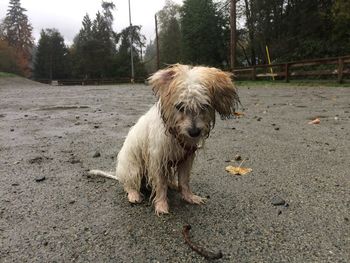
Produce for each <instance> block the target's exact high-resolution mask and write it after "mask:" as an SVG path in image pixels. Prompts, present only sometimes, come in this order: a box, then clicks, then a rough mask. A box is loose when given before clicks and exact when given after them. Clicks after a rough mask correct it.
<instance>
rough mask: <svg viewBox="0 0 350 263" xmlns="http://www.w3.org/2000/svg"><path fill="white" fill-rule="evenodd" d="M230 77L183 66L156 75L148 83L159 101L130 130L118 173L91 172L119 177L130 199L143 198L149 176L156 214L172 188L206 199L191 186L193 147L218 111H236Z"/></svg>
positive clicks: (162, 210)
mask: <svg viewBox="0 0 350 263" xmlns="http://www.w3.org/2000/svg"><path fill="white" fill-rule="evenodd" d="M229 76H230V75H229V73H224V72H222V71H220V70H217V69H214V68H206V67H194V68H192V67H190V66H185V65H179V64H177V65H173V66H171V67H169V68H168V69H165V70H160V71H158V72H157V73H155V74H154V75H153V76H152V77H151V78H150V83H151V85H152V86H153V88H154V91H155V93H156V95H157V96H158V98H159V100H158V102H157V103H156V104H155V105H154V106H152V107H151V109H150V110H149V111H148V112H147V113H146V114H145V115H143V116H142V117H141V118H140V119H139V120H138V121H137V123H136V124H135V125H134V126H133V127H132V128H131V129H130V131H129V133H128V135H127V137H126V139H125V142H124V144H123V147H122V148H121V150H120V152H119V154H118V158H117V166H116V174H115V175H113V174H110V173H106V172H103V171H100V170H91V171H90V172H89V173H90V174H94V175H101V176H105V177H109V178H113V179H117V180H118V181H120V182H121V183H122V184H123V186H124V190H125V191H126V192H127V193H128V199H129V201H130V202H132V203H139V202H141V201H142V194H141V193H140V188H141V182H142V179H143V178H144V179H146V182H147V184H148V186H150V187H151V189H152V194H151V197H152V198H153V197H154V199H153V201H154V205H155V211H156V213H157V214H158V215H159V214H163V213H168V211H169V207H168V202H167V189H168V186H174V185H175V186H177V185H178V190H179V192H180V193H181V196H182V198H183V199H184V200H185V201H187V202H189V203H192V204H202V203H204V200H205V199H204V198H201V197H199V196H197V195H194V194H193V193H192V191H191V189H190V186H189V181H190V171H191V168H192V163H193V160H194V158H195V151H196V150H197V148H199V147H200V146H201V145H202V144H203V143H204V140H205V138H207V137H208V135H209V132H210V130H211V129H212V128H213V126H214V124H215V110H216V111H218V112H219V113H220V114H222V115H229V114H231V111H232V109H234V106H232V105H231V103H234V102H235V100H237V99H238V97H237V94H236V92H235V89H234V86H233V84H232V82H231V80H230V77H229ZM220 96H222V99H223V100H219V99H218V98H219V97H220ZM231 100H232V102H231ZM222 101H223V102H222ZM194 129H195V130H197V131H198V133H194Z"/></svg>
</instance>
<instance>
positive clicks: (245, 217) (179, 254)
mask: <svg viewBox="0 0 350 263" xmlns="http://www.w3.org/2000/svg"><path fill="white" fill-rule="evenodd" d="M239 94H240V97H241V101H242V103H243V106H244V108H245V111H244V112H245V115H244V116H243V117H242V118H239V119H232V120H226V121H222V120H220V119H219V118H218V120H217V124H216V127H215V129H214V130H213V131H212V133H211V135H210V137H209V139H208V140H207V144H206V148H205V150H203V151H201V152H199V153H198V156H197V159H196V162H195V164H194V168H193V173H192V181H191V182H192V187H193V190H194V192H196V193H197V194H199V195H202V196H206V197H207V198H208V200H207V203H206V205H203V206H193V205H189V204H186V203H184V202H183V201H182V200H181V199H180V198H179V196H178V194H177V193H176V192H170V194H169V198H170V209H171V213H170V214H169V215H165V216H161V217H157V216H156V215H155V214H154V209H153V207H152V205H151V203H150V202H148V201H144V202H143V203H142V204H140V205H131V204H129V203H128V202H127V199H126V196H125V194H124V192H123V189H122V186H121V185H120V184H119V183H118V182H116V181H114V180H111V179H105V178H100V177H89V176H87V173H86V171H87V170H88V169H91V168H98V169H102V170H114V166H115V160H116V155H117V153H118V151H119V149H120V147H121V145H122V143H123V140H124V138H125V136H126V134H127V132H128V130H129V128H130V127H131V126H132V125H133V124H134V123H135V122H136V121H137V119H138V117H139V116H141V115H142V114H143V113H144V112H145V111H146V110H147V109H148V108H149V107H150V106H151V105H152V104H153V103H154V101H155V99H154V97H153V95H152V93H151V90H150V88H149V87H146V86H144V85H119V86H73V87H53V86H46V85H41V84H37V83H34V82H30V81H25V80H22V79H17V78H8V79H6V78H2V79H0V124H1V125H0V198H1V199H0V200H1V202H0V262H68V261H76V262H208V261H207V260H205V259H204V258H203V257H202V256H200V255H198V254H196V253H195V252H194V251H192V250H191V249H190V248H189V247H188V246H187V244H185V243H184V239H183V237H182V234H181V230H182V227H183V225H185V224H190V225H191V226H192V230H191V232H190V233H191V238H192V240H193V241H194V242H196V243H197V244H200V245H201V246H203V247H205V248H207V249H210V250H212V251H218V250H221V251H222V253H223V258H222V259H219V260H217V261H216V262H350V222H349V218H350V212H349V211H350V180H349V179H350V174H349V173H350V172H349V171H350V169H349V168H350V167H349V160H350V143H349V138H350V134H349V133H350V89H349V88H339V87H337V88H336V87H328V88H324V87H293V86H290V85H288V86H284V87H283V86H280V87H277V86H273V87H269V86H262V87H256V86H254V87H241V88H239ZM316 117H318V118H320V121H321V123H320V124H319V125H310V124H308V122H309V121H310V120H312V119H314V118H316ZM99 154H100V156H98V155H99ZM236 155H239V156H241V158H242V159H244V160H245V161H244V163H243V164H242V166H244V167H249V168H252V169H253V171H252V172H251V173H249V174H247V175H244V176H234V175H230V174H228V173H226V172H225V167H226V166H227V165H236V166H238V165H239V164H240V163H241V161H235V160H234V159H235V156H236ZM230 160H233V161H230ZM284 202H285V204H284V205H277V204H278V203H284ZM273 203H275V205H274V204H273Z"/></svg>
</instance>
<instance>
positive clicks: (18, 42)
mask: <svg viewBox="0 0 350 263" xmlns="http://www.w3.org/2000/svg"><path fill="white" fill-rule="evenodd" d="M26 11H27V10H26V9H25V8H23V7H21V3H20V0H10V3H9V8H8V10H7V13H6V17H5V19H4V22H3V25H2V33H1V35H2V39H3V40H6V42H7V43H8V44H9V45H10V46H11V47H13V48H15V49H16V52H17V56H18V60H19V61H20V67H21V71H22V72H23V74H24V75H25V76H29V75H30V61H31V54H32V50H33V46H34V39H33V36H32V30H33V28H32V26H31V25H30V23H29V20H28V17H27V15H26V14H25V13H24V12H26Z"/></svg>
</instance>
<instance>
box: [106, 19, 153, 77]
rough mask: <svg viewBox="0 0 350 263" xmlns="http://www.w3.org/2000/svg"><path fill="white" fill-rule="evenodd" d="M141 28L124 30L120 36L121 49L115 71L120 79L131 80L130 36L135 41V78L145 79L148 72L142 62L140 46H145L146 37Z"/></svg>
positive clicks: (132, 27)
mask: <svg viewBox="0 0 350 263" xmlns="http://www.w3.org/2000/svg"><path fill="white" fill-rule="evenodd" d="M140 31H141V26H131V27H127V28H125V29H123V30H122V32H121V33H119V34H118V38H119V49H118V52H117V55H116V59H115V61H114V67H113V69H114V71H115V72H116V74H117V76H118V77H124V78H129V77H130V76H131V61H130V34H132V39H133V46H132V48H133V58H134V67H135V76H136V77H137V78H140V77H145V76H146V70H145V67H144V64H143V63H142V62H141V50H140V48H139V47H140V46H144V39H145V37H144V36H143V35H142V34H141V32H140Z"/></svg>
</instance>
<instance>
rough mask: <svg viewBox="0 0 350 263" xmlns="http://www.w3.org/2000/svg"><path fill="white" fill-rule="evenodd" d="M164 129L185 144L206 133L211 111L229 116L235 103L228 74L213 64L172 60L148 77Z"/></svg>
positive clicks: (212, 119)
mask: <svg viewBox="0 0 350 263" xmlns="http://www.w3.org/2000/svg"><path fill="white" fill-rule="evenodd" d="M149 83H150V84H151V85H152V88H153V91H154V93H155V95H156V96H157V97H158V99H159V102H160V103H159V105H160V112H161V116H162V118H163V121H164V123H165V127H166V128H167V131H168V132H169V133H171V134H172V135H174V136H176V137H177V138H178V139H180V140H181V141H183V142H184V143H187V144H196V143H198V142H199V141H200V140H201V139H203V138H206V137H208V136H209V132H210V130H211V129H212V128H213V127H214V125H215V111H216V112H218V113H219V114H220V115H221V117H223V118H225V117H229V116H232V115H233V113H234V111H235V106H236V105H237V104H238V103H239V98H238V95H237V92H236V89H235V87H234V85H233V83H232V81H231V74H230V73H228V72H224V71H221V70H219V69H216V68H208V67H201V66H198V67H191V66H187V65H181V64H175V65H172V66H170V67H168V68H166V69H163V70H159V71H157V72H156V73H155V74H153V75H152V76H151V77H150V78H149Z"/></svg>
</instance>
